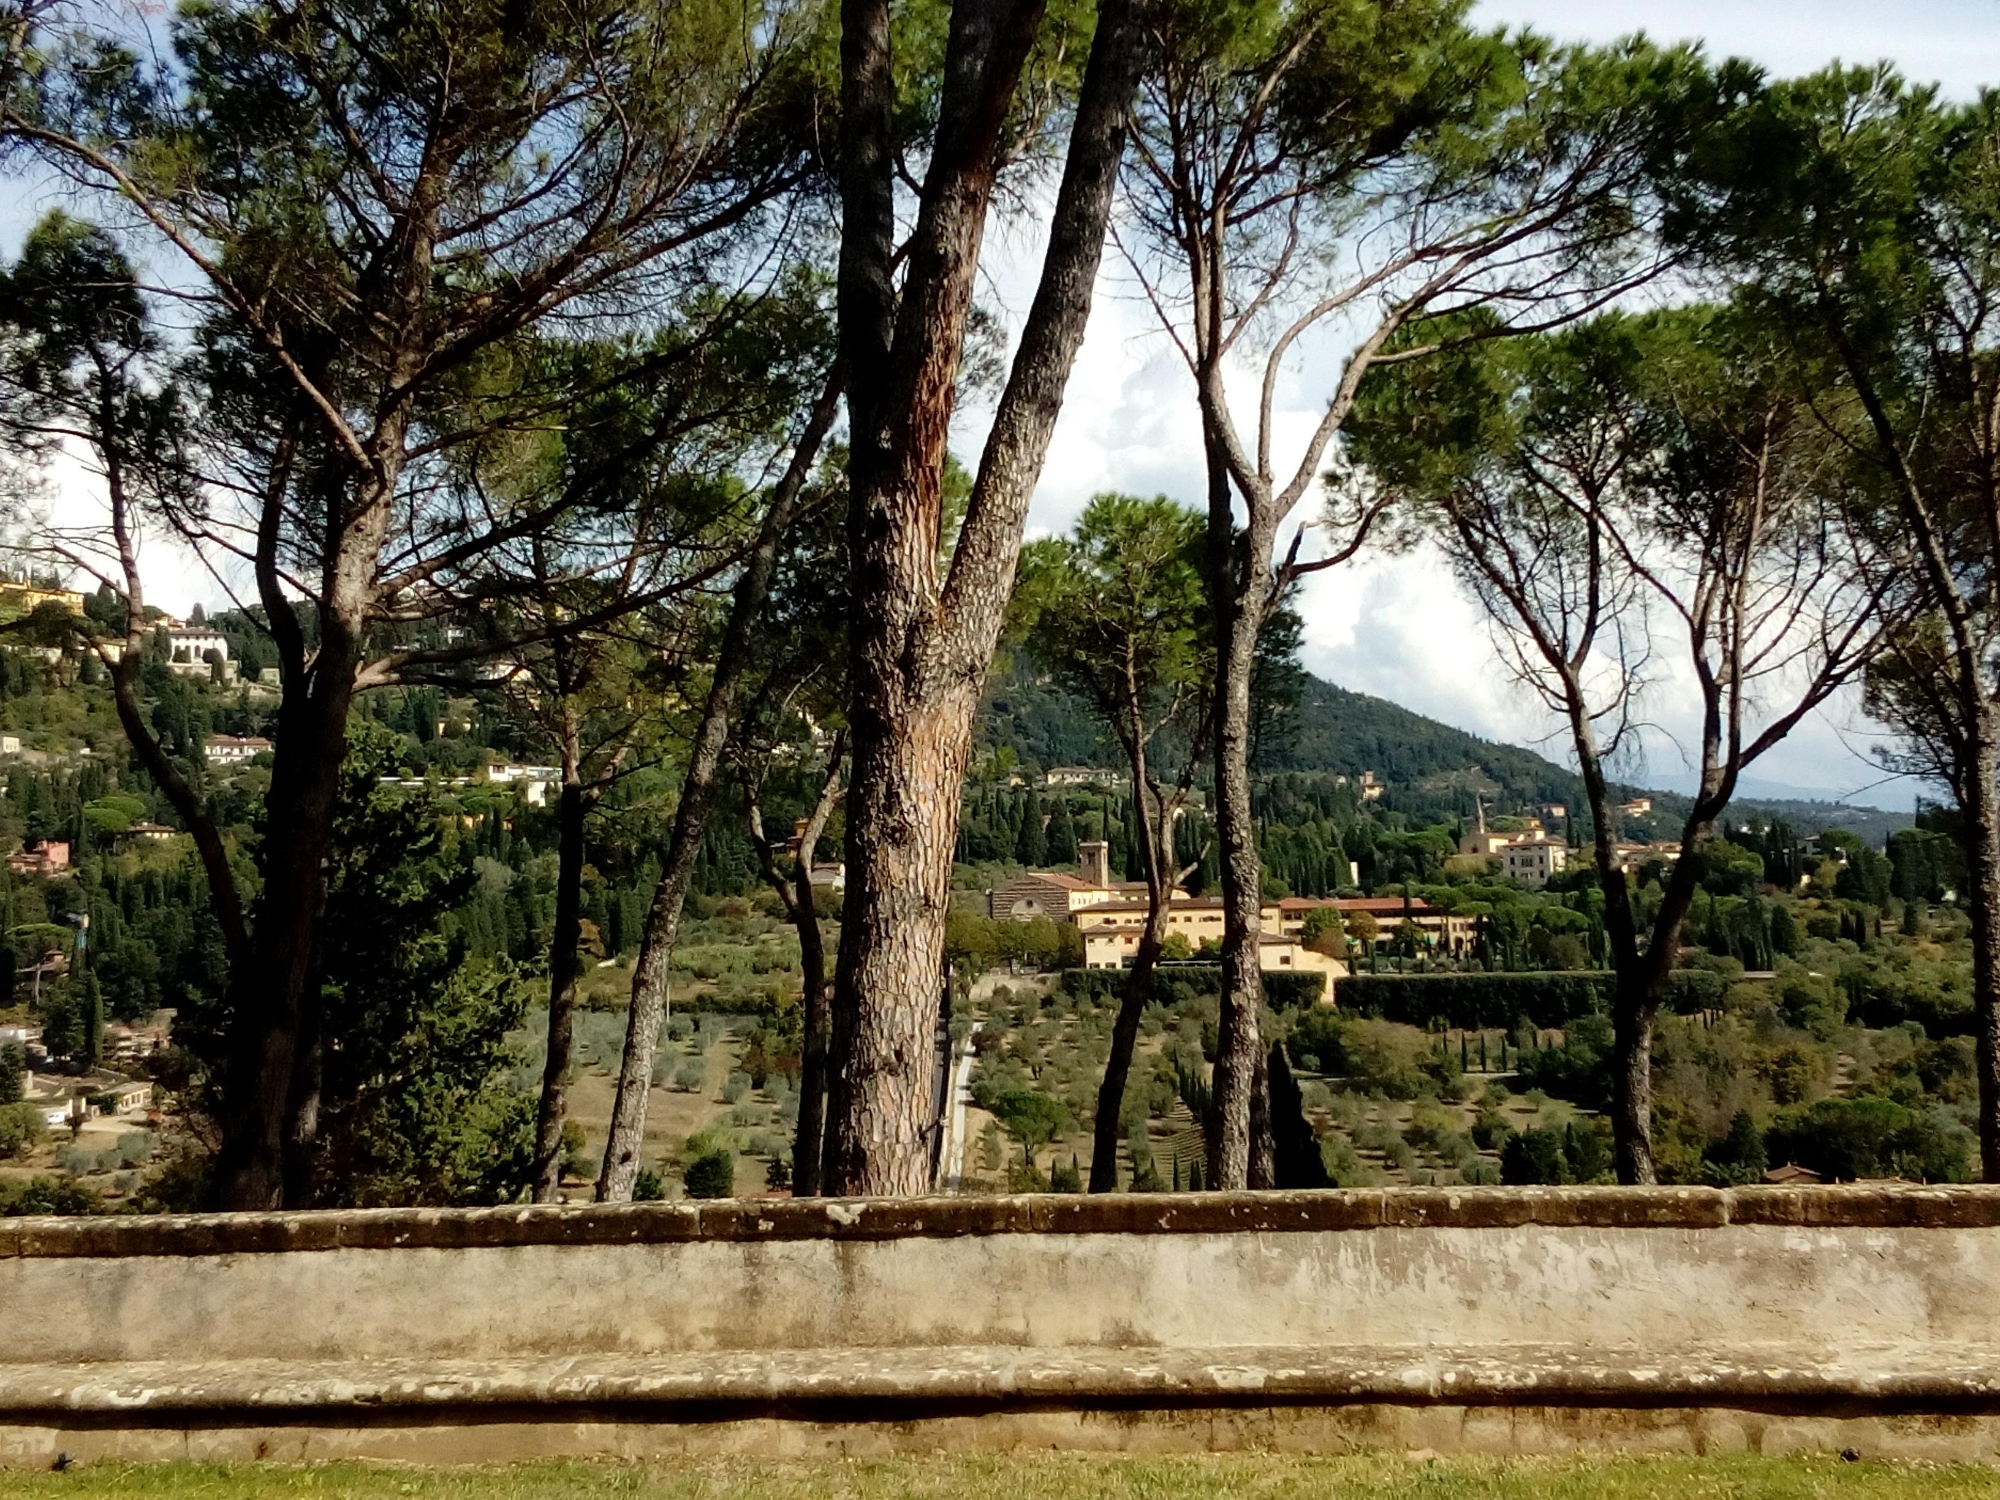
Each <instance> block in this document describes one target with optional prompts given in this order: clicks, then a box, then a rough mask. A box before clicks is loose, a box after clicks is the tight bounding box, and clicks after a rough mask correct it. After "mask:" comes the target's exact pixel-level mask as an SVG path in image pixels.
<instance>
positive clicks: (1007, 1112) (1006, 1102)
mask: <svg viewBox="0 0 2000 1500" xmlns="http://www.w3.org/2000/svg"><path fill="white" fill-rule="evenodd" d="M980 1107H981V1108H982V1109H985V1110H988V1111H990V1112H991V1113H992V1115H993V1116H994V1118H995V1119H997V1120H999V1122H1000V1123H1001V1125H1003V1126H1004V1127H1005V1128H1006V1130H1007V1133H1008V1134H1009V1135H1011V1136H1013V1137H1014V1139H1015V1140H1017V1141H1019V1142H1020V1143H1021V1144H1022V1145H1023V1146H1026V1147H1029V1148H1031V1149H1032V1148H1033V1147H1036V1146H1046V1145H1047V1144H1048V1143H1049V1142H1050V1141H1052V1140H1054V1139H1055V1138H1056V1137H1057V1136H1061V1135H1067V1134H1068V1133H1069V1132H1070V1130H1071V1129H1072V1128H1073V1126H1074V1123H1075V1122H1074V1121H1073V1120H1072V1119H1071V1117H1070V1112H1069V1111H1068V1110H1067V1109H1066V1108H1064V1107H1063V1105H1062V1103H1061V1102H1060V1101H1059V1100H1056V1099H1051V1098H1050V1097H1049V1096H1048V1095H1047V1094H1045V1093H1043V1092H1042V1091H1041V1090H1040V1089H1032V1088H1028V1089H1008V1090H1006V1091H1005V1092H1004V1093H1001V1094H999V1095H997V1096H995V1097H994V1098H993V1099H992V1100H991V1101H990V1102H987V1101H980Z"/></svg>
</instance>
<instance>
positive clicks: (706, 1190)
mask: <svg viewBox="0 0 2000 1500" xmlns="http://www.w3.org/2000/svg"><path fill="white" fill-rule="evenodd" d="M683 1181H684V1183H685V1184H686V1187H687V1195H688V1196H689V1197H690V1198H727V1197H729V1196H730V1195H731V1194H732V1193H734V1192H735V1191H736V1157H735V1154H734V1153H733V1152H731V1151H728V1150H725V1149H717V1150H712V1151H707V1152H704V1153H703V1154H702V1155H700V1156H697V1157H696V1158H695V1159H694V1160H693V1161H691V1162H689V1163H688V1169H687V1174H686V1176H685V1177H684V1179H683Z"/></svg>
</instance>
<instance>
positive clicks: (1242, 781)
mask: <svg viewBox="0 0 2000 1500" xmlns="http://www.w3.org/2000/svg"><path fill="white" fill-rule="evenodd" d="M1231 498H1232V492H1231V489H1230V484H1229V477H1228V471H1227V466H1226V464H1225V461H1224V460H1223V458H1222V456H1221V454H1220V452H1219V450H1218V448H1217V445H1216V444H1215V443H1214V442H1213V441H1211V443H1210V453H1209V511H1208V564H1209V576H1210V579H1211V596H1210V597H1211V601H1212V604H1211V607H1212V608H1213V610H1214V613H1215V628H1216V633H1217V640H1216V684H1215V747H1214V754H1215V836H1216V846H1217V850H1218V852H1219V854H1220V862H1221V874H1222V1013H1221V1020H1220V1025H1219V1027H1218V1028H1217V1032H1218V1034H1217V1042H1216V1055H1215V1088H1214V1100H1215V1104H1214V1109H1215V1114H1214V1118H1213V1120H1212V1122H1211V1123H1210V1127H1209V1149H1208V1185H1209V1186H1210V1187H1211V1188H1219V1189H1222V1190H1225V1191H1234V1190H1241V1189H1243V1188H1248V1187H1268V1186H1269V1185H1270V1180H1271V1172H1272V1162H1271V1159H1270V1154H1269V1152H1268V1151H1259V1150H1257V1149H1256V1144H1255V1143H1256V1142H1257V1141H1258V1140H1259V1139H1260V1138H1265V1137H1267V1136H1268V1132H1262V1133H1260V1132H1258V1131H1256V1130H1254V1129H1253V1128H1252V1120H1251V1116H1252V1114H1253V1113H1254V1112H1255V1111H1254V1108H1253V1099H1254V1096H1255V1094H1256V1091H1257V1076H1258V1072H1259V1070H1260V1068H1261V1066H1262V1064H1263V1061H1264V1047H1263V1042H1262V1038H1261V1037H1260V1035H1259V1032H1260V1030H1261V1021H1262V1014H1261V1012H1262V1006H1263V1001H1264V975H1263V970H1262V968H1261V961H1260V955H1259V944H1260V939H1261V938H1262V935H1263V933H1262V928H1263V919H1262V911H1261V905H1260V902H1261V875H1262V868H1261V861H1260V860H1259V857H1258V852H1257V828H1256V822H1255V820H1254V818H1253V817H1252V814H1251V807H1250V731H1251V722H1252V719H1251V704H1250V683H1251V679H1252V677H1253V675H1254V673H1255V670H1256V656H1257V632H1258V629H1259V627H1260V626H1261V625H1262V623H1263V611H1264V594H1265V590H1266V588H1267V587H1268V584H1269V580H1270V548H1271V538H1270V537H1269V536H1268V535H1265V534H1262V533H1261V532H1260V530H1259V529H1258V528H1257V527H1256V526H1254V525H1253V527H1252V528H1251V531H1250V534H1249V535H1248V536H1247V537H1245V538H1242V544H1241V548H1240V551H1239V539H1238V536H1237V531H1236V522H1235V515H1234V509H1233V507H1232V505H1231Z"/></svg>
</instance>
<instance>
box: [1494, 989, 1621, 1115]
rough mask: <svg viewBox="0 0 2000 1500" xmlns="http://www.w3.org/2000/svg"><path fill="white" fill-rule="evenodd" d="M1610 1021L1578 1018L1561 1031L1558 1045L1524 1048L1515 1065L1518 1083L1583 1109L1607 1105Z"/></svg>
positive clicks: (1610, 1042) (1609, 1080) (1600, 1016)
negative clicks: (1565, 1100)
mask: <svg viewBox="0 0 2000 1500" xmlns="http://www.w3.org/2000/svg"><path fill="white" fill-rule="evenodd" d="M1611 1062H1612V1034H1611V1021H1610V1018H1609V1017H1607V1016H1603V1015H1598V1014H1595V1013H1593V1014H1590V1015H1584V1016H1578V1017H1577V1018H1576V1019H1575V1020H1574V1021H1572V1022H1570V1024H1569V1025H1568V1027H1566V1028H1565V1029H1564V1032H1563V1039H1562V1042H1561V1044H1560V1045H1558V1046H1554V1047H1535V1048H1528V1049H1524V1050H1523V1051H1522V1053H1521V1057H1520V1061H1519V1063H1518V1064H1517V1065H1516V1066H1517V1071H1518V1072H1519V1074H1520V1079H1521V1082H1522V1083H1523V1084H1524V1085H1526V1086H1527V1087H1528V1088H1536V1089H1541V1090H1542V1091H1544V1092H1545V1093H1549V1094H1554V1095H1555V1096H1556V1097H1557V1098H1559V1099H1567V1100H1569V1101H1570V1102H1571V1103H1572V1104H1576V1105H1580V1106H1581V1107H1583V1108H1584V1109H1604V1108H1606V1107H1607V1106H1608V1105H1609V1104H1610V1102H1611Z"/></svg>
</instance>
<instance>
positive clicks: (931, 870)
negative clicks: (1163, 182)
mask: <svg viewBox="0 0 2000 1500" xmlns="http://www.w3.org/2000/svg"><path fill="white" fill-rule="evenodd" d="M1140 8H1141V7H1140V6H1139V5H1137V4H1134V3H1132V0H1106V3H1105V4H1104V5H1102V6H1101V7H1100V8H1099V11H1098V17H1097V30H1096V34H1095V35H1094V36H1093V38H1092V40H1091V49H1090V58H1089V61H1088V62H1087V64H1086V65H1085V70H1084V80H1083V86H1082V88H1081V90H1080V91H1079V93H1078V98H1077V110H1076V118H1075V120H1074V122H1073V123H1072V126H1071V130H1070V138H1069V150H1068V159H1067V161H1066V162H1065V165H1064V170H1063V180H1062V184H1061V186H1060V188H1059V189H1058V191H1057V195H1056V205H1055V212H1054V215H1053V220H1052V223H1051V226H1050V234H1049V248H1048V252H1047V254H1046V256H1045V257H1044V260H1043V263H1042V275H1041V280H1040V282H1039V283H1038V285H1037V287H1036V292H1035V299H1034V302H1033V304H1032V306H1031V307H1030V309H1029V314H1028V320H1027V323H1026V326H1025V327H1024V328H1023V330H1022V336H1021V344H1020V348H1019V350H1018V352H1017V353H1016V355H1015V358H1014V365H1013V369H1012V370H1011V371H1010V372H1009V375H1008V379H1007V384H1006V387H1005V389H1004V390H1003V392H1002V394H1001V398H1000V403H999V407H998V410H997V411H996V413H995V416H994V421H993V426H992V429H991V431H990V432H989V434H988V436H987V442H986V447H985V450H984V451H983V452H982V454H981V457H980V466H979V472H978V474H977V475H976V477H975V479H974V481H973V490H972V497H971V499H970V501H969V502H968V504H967V507H966V516H965V521H964V523H963V525H962V526H961V528H960V531H959V536H958V541H957V545H956V547H955V548H954V549H953V552H952V557H951V564H950V571H949V575H948V577H947V578H946V579H945V581H944V584H943V586H942V588H940V586H939V580H938V566H939V559H938V552H939V536H940V529H941V519H942V500H943V495H942V479H943V466H944V461H945V456H946V449H945V439H946V436H947V434H948V431H949V427H950V421H951V411H952V396H953V387H954V382H955V378H956V375H957V372H958V366H959V360H960V357H961V355H962V353H963V349H964V337H965V326H966V315H967V311H968V309H969V307H970V304H971V298H972V292H973V288H974V283H975V278H976V276H977V272H978V260H979V246H980V241H981V237H982V235H983V233H984V229H985V222H986V215H987V210H988V208H989V206H990V202H991V197H992V191H993V186H994V182H995V179H996V175H997V170H998V166H999V160H1000V153H1001V151H1002V149H1003V142H1002V127H1003V126H1004V124H1005V122H1006V120H1007V118H1008V114H1009V111H1010V109H1011V106H1012V101H1013V98H1014V95H1015V92H1016V88H1017V85H1018V83H1019V80H1020V76H1021V69H1022V66H1023V64H1024V63H1025V61H1026V59H1027V57H1028V55H1029V52H1030V50H1031V48H1032V44H1033V40H1034V35H1035V31H1036V28H1037V27H1038V26H1039V23H1040V20H1041V7H1040V5H1039V4H1038V3H1033V0H1023V3H1016V4H1013V5H1007V6H986V7H982V6H974V5H970V4H966V5H960V6H956V7H954V8H953V11H952V26H951V35H950V37H949V39H948V42H947V45H946V49H945V67H944V74H945V85H944V90H943V94H942V97H941V100H940V104H939V110H938V125H937V131H936V149H934V150H933V152H932V154H931V160H930V164H929V167H928V170H927V173H926V176H925V181H924V185H923V192H922V195H921V201H920V203H919V206H918V211H917V217H916V227H915V229H914V231H913V232H912V234H911V237H910V241H909V244H908V245H907V247H906V255H905V257H904V264H905V267H906V270H905V276H904V283H903V288H902V295H901V297H900V299H898V298H897V296H896V293H895V287H894V283H893V273H894V262H895V258H896V252H895V247H894V236H895V231H896V213H895V175H894V167H895V164H894V160H893V129H892V125H893V118H894V104H895V99H894V93H895V89H894V80H893V70H892V67H891V57H890V53H889V6H888V5H887V3H886V0H843V4H842V7H841V85H842V86H841V106H842V107H841V115H842V131H841V164H840V191H841V207H842V224H841V256H840V277H839V287H840V297H839V302H840V317H839V324H840V341H841V352H842V357H843V358H844V359H846V360H847V361H848V362H849V370H850V373H851V376H852V387H853V390H854V399H852V401H851V402H850V419H851V420H850V423H849V425H850V429H851V432H852V441H851V446H850V449H849V459H848V479H849V491H850V509H849V526H848V536H849V546H850V553H851V559H852V577H853V580H854V588H855V598H856V603H857V609H856V618H855V623H854V630H853V634H852V643H853V649H852V660H853V681H852V683H851V692H852V694H853V706H852V710H851V712H850V715H849V722H850V726H851V732H852V735H853V743H854V759H853V767H854V773H853V781H852V784H851V787H850V791H849V794H848V825H847V847H848V859H847V865H848V873H847V881H848V884H847V900H846V903H845V907H844V919H843V922H842V931H841V952H840V960H839V963H838V965H837V966H836V971H835V972H836V981H835V990H834V1028H833V1029H834V1050H835V1055H836V1062H835V1065H834V1067H833V1068H832V1070H831V1085H830V1086H831V1097H830V1099H829V1106H830V1110H831V1129H830V1131H829V1139H830V1146H829V1150H828V1153H827V1155H828V1168H827V1185H828V1187H829V1189H830V1190H831V1191H835V1192H847V1193H920V1192H924V1191H927V1190H928V1188H929V1185H930V1151H929V1134H930V1129H931V1124H932V1122H931V1120H930V1118H929V1116H930V1113H931V1109H932V1105H931V1083H932V1070H933V1068H934V1065H935V1053H936V1040H935V1027H936V1016H937V1004H938V994H939V987H940V985H941V983H942V980H943V939H944V918H945V907H946V903H947V901H948V899H949V886H950V876H951V855H952V847H953V844H954V843H955V841H956V836H957V828H958V798H959V794H960V790H961V787H962V785H963V782H964V777H965V766H966V761H967V758H968V756H969V754H970V747H971V736H972V723H971V720H972V714H973V711H974V709H975V708H976V707H977V705H978V701H979V691H980V688H981V686H982V685H983V683H984V680H985V676H986V672H987V670H988V668H989V667H990V665H991V662H992V655H993V646H994V642H995V640H996V638H997V637H998V634H999V630H1000V626H1001V622H1002V618H1003V615H1004V612H1005V609H1006V603H1007V598H1008V595H1009V594H1010V593H1011V591H1012V586H1013V579H1014V567H1015V563H1016V561H1017V560H1018V557H1019V552H1020V545H1021V530H1022V527H1023V525H1024V524H1025V521H1026V517H1027V505H1028V499H1029V496H1030V494H1031V493H1032V491H1033V489H1034V485H1035V480H1036V478H1037V477H1038V476H1039V474H1040V472H1041V465H1042V460H1043V458H1044V456H1045V455H1046V453H1047V450H1048V440H1049V435H1050V433H1051V431H1052V430H1053V429H1054V426H1055V421H1056V417H1057V415H1058V413H1059V412H1060V410H1061V406H1062V398H1063V392H1064V389H1065V387H1066V385H1067V382H1068V378H1069V372H1070V369H1071V367H1072V365H1073V364H1074V362H1075V358H1076V353H1077V350H1078V349H1079V348H1080V347H1081V345H1082V342H1083V332H1084V326H1085V323H1086V321H1087V319H1088V316H1089V309H1090V298H1091V291H1092V287H1093V285H1094V282H1095V277H1096V271H1097V266H1098V262H1099V260H1100V258H1101V256H1102V254H1103V248H1104V235H1105V231H1106V228H1107V226H1108V224H1109V218H1110V207H1111V197H1112V189H1113V186H1114V184H1115V182H1116V179H1117V172H1118V165H1119V162H1120V160H1121V158H1122V156H1123V152H1124V143H1125V131H1126V127H1127V123H1128V120H1129V116H1130V111H1131V101H1132V96H1133V92H1134V89H1135V88H1136V86H1137V74H1138V66H1139V58H1140V54H1141V46H1140V43H1141V30H1140V20H1139V14H1138V13H1139V10H1140Z"/></svg>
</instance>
